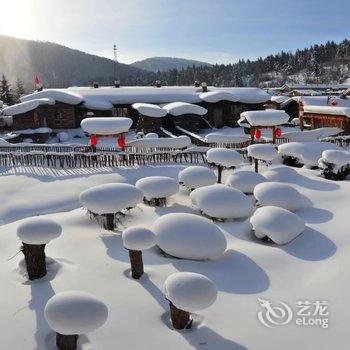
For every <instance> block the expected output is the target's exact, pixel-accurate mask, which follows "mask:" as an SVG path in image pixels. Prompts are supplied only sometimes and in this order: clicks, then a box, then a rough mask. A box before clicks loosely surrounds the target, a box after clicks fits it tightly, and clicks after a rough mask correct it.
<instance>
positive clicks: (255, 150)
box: [247, 144, 278, 162]
mask: <svg viewBox="0 0 350 350" xmlns="http://www.w3.org/2000/svg"><path fill="white" fill-rule="evenodd" d="M247 151H248V156H249V157H253V158H255V159H260V160H265V161H267V162H269V161H271V160H273V159H275V158H277V157H278V152H277V149H276V148H275V146H274V145H271V144H261V145H259V144H256V145H250V146H248V148H247Z"/></svg>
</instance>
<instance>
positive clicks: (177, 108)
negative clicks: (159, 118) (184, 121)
mask: <svg viewBox="0 0 350 350" xmlns="http://www.w3.org/2000/svg"><path fill="white" fill-rule="evenodd" d="M163 109H164V110H165V111H166V112H167V113H168V114H171V115H173V116H175V117H177V116H180V115H184V114H196V115H204V114H207V113H208V110H207V109H205V108H203V107H201V106H197V105H195V104H192V103H187V102H172V103H168V104H166V105H164V106H163Z"/></svg>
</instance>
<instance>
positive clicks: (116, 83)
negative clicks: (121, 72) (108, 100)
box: [114, 80, 120, 88]
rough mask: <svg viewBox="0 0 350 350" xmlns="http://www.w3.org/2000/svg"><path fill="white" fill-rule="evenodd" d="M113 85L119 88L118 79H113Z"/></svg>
mask: <svg viewBox="0 0 350 350" xmlns="http://www.w3.org/2000/svg"><path fill="white" fill-rule="evenodd" d="M114 87H115V88H120V81H119V80H115V81H114Z"/></svg>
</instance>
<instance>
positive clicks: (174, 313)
mask: <svg viewBox="0 0 350 350" xmlns="http://www.w3.org/2000/svg"><path fill="white" fill-rule="evenodd" d="M169 304H170V316H171V322H172V323H173V326H174V328H175V329H185V328H191V322H190V313H189V312H188V311H184V310H181V309H178V308H177V307H176V306H175V305H174V304H173V303H172V302H171V301H169Z"/></svg>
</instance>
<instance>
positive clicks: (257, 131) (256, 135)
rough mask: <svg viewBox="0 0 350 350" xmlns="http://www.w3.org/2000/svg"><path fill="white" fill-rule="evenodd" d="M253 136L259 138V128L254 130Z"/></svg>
mask: <svg viewBox="0 0 350 350" xmlns="http://www.w3.org/2000/svg"><path fill="white" fill-rule="evenodd" d="M254 137H255V138H256V139H257V140H259V139H260V137H261V130H260V129H256V130H255V132H254Z"/></svg>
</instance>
